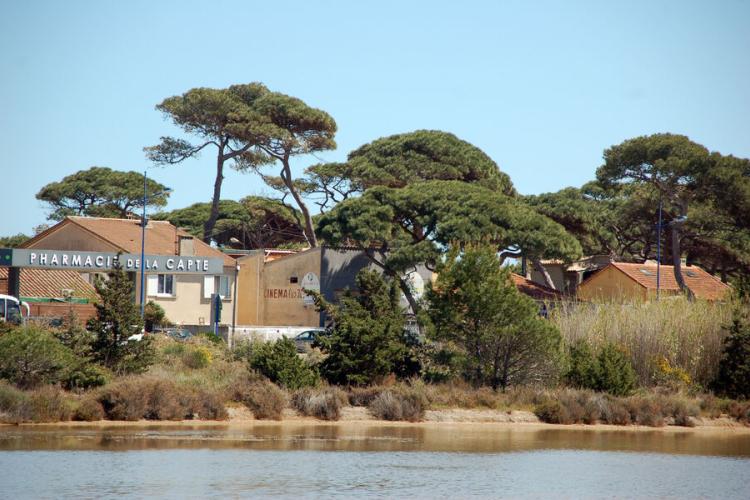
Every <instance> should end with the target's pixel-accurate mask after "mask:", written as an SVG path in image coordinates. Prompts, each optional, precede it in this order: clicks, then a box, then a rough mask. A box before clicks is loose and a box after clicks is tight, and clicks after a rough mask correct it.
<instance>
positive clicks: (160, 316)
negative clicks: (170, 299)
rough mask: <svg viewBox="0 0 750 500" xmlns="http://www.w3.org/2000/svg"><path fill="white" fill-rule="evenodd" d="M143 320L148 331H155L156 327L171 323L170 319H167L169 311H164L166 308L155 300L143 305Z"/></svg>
mask: <svg viewBox="0 0 750 500" xmlns="http://www.w3.org/2000/svg"><path fill="white" fill-rule="evenodd" d="M143 322H144V324H145V327H146V331H147V332H153V331H154V328H158V327H161V326H164V325H165V324H167V323H169V320H168V319H167V313H166V312H164V308H163V307H162V306H160V305H159V304H157V303H156V302H154V301H153V300H149V301H148V302H146V305H145V306H144V307H143Z"/></svg>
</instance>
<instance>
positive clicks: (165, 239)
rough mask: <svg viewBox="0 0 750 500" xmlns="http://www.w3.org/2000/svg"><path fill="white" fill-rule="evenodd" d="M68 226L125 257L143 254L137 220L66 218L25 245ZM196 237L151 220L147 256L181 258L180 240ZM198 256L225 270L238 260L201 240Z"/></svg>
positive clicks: (196, 249) (147, 231)
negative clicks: (219, 261)
mask: <svg viewBox="0 0 750 500" xmlns="http://www.w3.org/2000/svg"><path fill="white" fill-rule="evenodd" d="M65 224H76V225H78V226H80V227H82V228H84V229H85V230H87V231H89V232H91V233H93V234H95V235H96V236H98V237H99V238H102V239H103V240H105V241H107V242H109V243H111V244H112V245H113V246H115V247H117V248H119V249H121V250H122V251H123V252H125V253H133V254H137V253H140V251H141V222H140V220H137V219H107V218H101V217H77V216H72V217H66V218H65V219H64V220H63V221H62V222H60V223H58V224H56V225H54V226H52V227H51V228H49V229H47V230H46V231H45V232H43V233H41V234H39V235H37V236H35V237H34V238H32V239H31V240H29V241H27V242H26V243H24V245H22V247H24V248H28V247H29V246H30V245H32V244H33V243H35V242H36V241H38V240H40V239H42V237H43V236H45V235H47V234H50V233H51V232H53V231H56V230H58V229H60V228H62V227H63V226H64V225H65ZM179 236H192V235H191V234H189V233H187V232H186V231H183V230H182V229H178V228H176V227H175V226H173V225H172V224H170V223H169V222H167V221H155V220H151V221H149V222H148V225H147V226H146V253H147V254H150V255H177V246H178V241H179V239H178V237H179ZM194 249H195V255H196V256H198V257H218V258H222V259H224V265H225V266H233V265H234V263H235V260H234V259H233V258H232V257H230V256H228V255H226V254H225V253H224V252H222V251H220V250H218V249H216V248H211V246H210V245H207V244H206V243H204V242H203V241H201V240H200V238H195V239H194Z"/></svg>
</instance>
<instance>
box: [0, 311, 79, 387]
mask: <svg viewBox="0 0 750 500" xmlns="http://www.w3.org/2000/svg"><path fill="white" fill-rule="evenodd" d="M73 361H74V356H73V352H72V351H71V350H70V349H69V348H67V347H65V346H64V345H62V344H61V343H60V341H59V340H57V339H56V338H55V336H54V335H52V333H50V332H48V331H46V330H43V329H41V328H40V327H38V326H35V325H29V326H24V327H21V328H15V329H14V330H12V331H10V332H8V333H6V334H5V335H3V336H2V337H0V376H2V377H3V378H5V379H7V380H9V381H11V382H13V383H15V384H17V385H18V386H19V387H22V388H31V387H36V386H38V385H41V384H51V383H52V384H54V383H57V382H58V381H59V380H60V379H62V378H63V376H64V374H65V370H66V369H67V368H69V367H70V366H71V364H72V363H73Z"/></svg>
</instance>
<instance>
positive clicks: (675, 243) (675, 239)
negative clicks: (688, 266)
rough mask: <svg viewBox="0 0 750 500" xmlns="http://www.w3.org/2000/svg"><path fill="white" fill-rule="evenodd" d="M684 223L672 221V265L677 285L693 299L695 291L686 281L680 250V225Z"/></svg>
mask: <svg viewBox="0 0 750 500" xmlns="http://www.w3.org/2000/svg"><path fill="white" fill-rule="evenodd" d="M681 225H682V223H677V224H675V223H672V266H673V268H674V279H675V281H677V285H678V286H679V287H680V290H682V293H685V294H687V296H688V299H690V300H692V299H693V292H692V291H691V290H690V287H688V286H687V283H685V279H684V278H683V276H682V254H681V252H680V226H681Z"/></svg>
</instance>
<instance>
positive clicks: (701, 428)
mask: <svg viewBox="0 0 750 500" xmlns="http://www.w3.org/2000/svg"><path fill="white" fill-rule="evenodd" d="M228 411H229V419H227V420H181V421H173V420H139V421H134V422H131V421H119V420H100V421H96V422H53V423H42V424H19V425H15V424H0V428H2V427H18V426H21V427H27V426H29V427H45V426H54V427H130V428H145V427H149V428H153V427H155V426H156V427H159V426H163V427H174V426H185V427H203V426H228V427H249V426H268V425H274V426H278V425H282V426H292V425H294V426H299V425H305V426H319V425H320V426H343V427H351V426H355V427H356V426H368V427H373V426H379V427H394V426H416V427H427V428H441V427H445V428H446V429H448V428H451V429H455V428H461V427H487V428H506V429H519V430H521V429H576V430H590V431H612V430H618V431H631V432H654V431H658V432H699V433H704V432H721V433H735V434H750V426H746V425H743V424H741V423H739V422H737V421H736V420H733V419H731V418H727V417H721V418H715V419H709V418H695V419H693V421H694V423H695V426H694V427H682V426H675V425H665V426H663V427H647V426H642V425H626V426H621V425H609V424H595V425H584V424H572V425H562V424H548V423H544V422H541V421H540V420H539V419H538V418H537V416H536V415H534V413H532V412H530V411H523V410H515V411H510V412H506V411H499V410H490V409H461V408H455V409H441V410H427V411H426V412H425V418H424V420H423V421H421V422H401V421H399V422H391V421H386V420H377V419H375V418H374V417H373V416H372V415H371V414H370V413H369V411H368V410H367V408H364V407H359V406H349V407H344V408H342V410H341V418H340V419H339V420H338V421H325V420H318V419H316V418H313V417H305V416H301V415H299V414H298V413H297V412H295V411H294V410H291V409H286V410H284V414H283V417H282V419H281V420H257V419H255V418H254V417H253V414H252V413H251V412H250V411H249V410H248V409H247V408H245V407H244V406H233V407H230V408H228Z"/></svg>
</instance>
